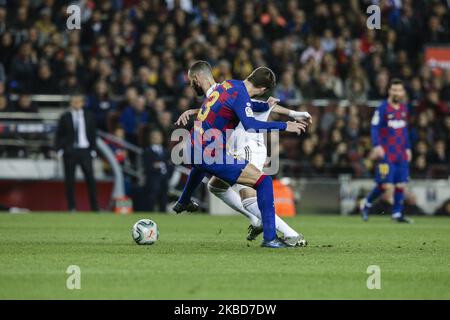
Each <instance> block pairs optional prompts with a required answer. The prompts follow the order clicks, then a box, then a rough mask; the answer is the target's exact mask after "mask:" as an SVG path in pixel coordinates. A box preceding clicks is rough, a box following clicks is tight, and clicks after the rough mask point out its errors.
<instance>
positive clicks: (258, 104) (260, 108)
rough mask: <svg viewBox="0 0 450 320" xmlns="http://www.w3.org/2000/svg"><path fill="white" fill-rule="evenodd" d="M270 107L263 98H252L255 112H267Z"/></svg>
mask: <svg viewBox="0 0 450 320" xmlns="http://www.w3.org/2000/svg"><path fill="white" fill-rule="evenodd" d="M269 109H270V107H269V104H268V103H267V102H265V101H261V100H253V99H252V110H253V111H254V112H266V111H268V110H269Z"/></svg>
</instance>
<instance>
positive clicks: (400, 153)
mask: <svg viewBox="0 0 450 320" xmlns="http://www.w3.org/2000/svg"><path fill="white" fill-rule="evenodd" d="M404 97H405V88H404V85H403V82H402V81H401V80H399V79H392V80H391V82H390V84H389V97H388V99H387V100H386V101H384V102H383V103H382V104H381V105H380V106H379V107H378V109H377V110H376V111H375V113H374V115H373V118H372V128H371V135H372V144H373V150H372V157H373V158H375V159H377V160H378V163H377V164H376V166H375V182H376V186H375V188H374V189H373V190H372V191H371V192H370V193H369V195H368V196H367V198H366V199H365V203H363V206H362V218H363V220H364V221H367V220H368V219H369V210H370V207H371V206H372V203H373V201H374V200H376V199H377V198H378V197H379V196H380V195H382V194H383V193H384V192H387V193H388V194H389V195H390V196H391V195H392V193H393V198H394V202H393V207H392V219H393V221H396V222H405V223H411V222H412V221H411V220H410V219H407V218H405V217H404V215H403V200H404V190H405V186H406V183H407V182H408V179H409V162H410V161H411V146H410V141H409V134H408V109H407V106H406V105H405V104H404V103H402V101H403V99H404Z"/></svg>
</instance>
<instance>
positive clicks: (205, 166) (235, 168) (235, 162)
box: [191, 152, 249, 186]
mask: <svg viewBox="0 0 450 320" xmlns="http://www.w3.org/2000/svg"><path fill="white" fill-rule="evenodd" d="M191 159H192V163H193V164H194V166H195V167H196V168H198V169H200V170H202V171H204V172H206V173H209V174H211V175H213V176H216V177H217V178H220V179H221V180H223V181H225V182H226V183H228V184H229V185H230V186H232V185H234V184H235V183H236V181H237V180H238V178H239V176H240V175H241V173H242V171H243V170H244V169H245V167H246V166H247V165H248V164H249V162H248V161H247V160H245V159H237V158H236V157H234V156H232V155H230V154H228V153H227V152H224V154H223V158H222V159H221V160H222V161H219V163H218V162H212V161H210V162H212V163H208V161H205V159H202V161H201V163H196V162H195V161H194V158H191Z"/></svg>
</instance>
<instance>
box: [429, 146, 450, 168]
mask: <svg viewBox="0 0 450 320" xmlns="http://www.w3.org/2000/svg"><path fill="white" fill-rule="evenodd" d="M428 163H430V164H441V165H448V164H449V163H450V157H449V155H448V152H447V150H446V145H445V141H444V140H437V141H435V142H434V146H433V151H432V152H431V153H430V155H429V157H428Z"/></svg>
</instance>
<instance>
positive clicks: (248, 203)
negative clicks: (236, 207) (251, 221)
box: [242, 197, 298, 237]
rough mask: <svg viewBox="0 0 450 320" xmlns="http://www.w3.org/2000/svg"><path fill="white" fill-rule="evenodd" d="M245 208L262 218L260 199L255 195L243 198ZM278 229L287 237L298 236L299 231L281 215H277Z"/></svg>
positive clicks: (276, 224) (276, 223)
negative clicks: (259, 206) (259, 205)
mask: <svg viewBox="0 0 450 320" xmlns="http://www.w3.org/2000/svg"><path fill="white" fill-rule="evenodd" d="M242 204H243V205H244V208H245V209H247V210H248V211H249V212H251V213H252V214H253V215H255V216H256V217H258V218H259V219H261V211H259V208H258V201H257V199H256V198H255V197H253V198H247V199H244V200H242ZM275 226H276V229H277V230H278V231H279V232H281V233H283V235H284V236H285V237H296V236H298V233H297V232H296V231H295V230H294V229H292V228H291V227H290V226H289V225H288V224H287V223H286V222H284V221H283V220H282V219H281V218H280V217H279V216H277V215H275Z"/></svg>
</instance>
